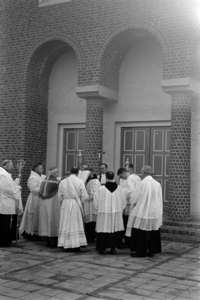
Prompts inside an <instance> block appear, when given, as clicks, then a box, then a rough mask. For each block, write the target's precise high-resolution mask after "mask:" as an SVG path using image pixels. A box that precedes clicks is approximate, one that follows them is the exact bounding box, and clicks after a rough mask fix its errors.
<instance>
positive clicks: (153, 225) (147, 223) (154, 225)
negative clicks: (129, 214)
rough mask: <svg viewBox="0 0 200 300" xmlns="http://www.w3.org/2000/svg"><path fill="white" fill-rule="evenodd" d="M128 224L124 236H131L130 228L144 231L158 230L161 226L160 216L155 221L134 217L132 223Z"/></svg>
mask: <svg viewBox="0 0 200 300" xmlns="http://www.w3.org/2000/svg"><path fill="white" fill-rule="evenodd" d="M131 223H132V224H130V222H128V225H127V230H126V235H127V236H131V230H132V227H133V228H136V229H141V230H145V231H152V230H158V229H159V228H160V227H161V225H162V216H160V217H159V218H157V219H143V218H139V217H136V216H135V217H134V219H133V221H132V222H131Z"/></svg>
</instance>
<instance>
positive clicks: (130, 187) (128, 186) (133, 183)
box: [120, 174, 141, 216]
mask: <svg viewBox="0 0 200 300" xmlns="http://www.w3.org/2000/svg"><path fill="white" fill-rule="evenodd" d="M140 182H141V179H140V177H139V176H137V175H136V174H131V175H129V176H128V177H127V179H126V180H124V181H122V182H120V186H121V187H122V188H123V190H124V192H125V195H126V207H125V209H124V212H123V214H124V215H126V216H128V215H129V213H130V207H131V203H130V198H131V195H132V194H134V192H135V190H136V189H137V187H138V185H139V183H140Z"/></svg>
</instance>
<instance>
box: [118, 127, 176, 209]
mask: <svg viewBox="0 0 200 300" xmlns="http://www.w3.org/2000/svg"><path fill="white" fill-rule="evenodd" d="M121 134H122V135H121V166H123V167H125V162H126V160H127V158H128V159H129V162H131V163H133V164H134V173H135V174H137V175H139V176H141V168H142V167H143V165H150V166H151V167H152V169H153V172H154V176H153V177H154V179H156V180H157V181H159V182H160V183H161V186H162V191H163V201H164V208H165V210H167V204H166V203H167V202H168V178H169V156H170V127H164V126H163V127H127V128H126V127H125V128H122V132H121Z"/></svg>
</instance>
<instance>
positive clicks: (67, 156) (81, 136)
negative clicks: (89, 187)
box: [62, 128, 85, 176]
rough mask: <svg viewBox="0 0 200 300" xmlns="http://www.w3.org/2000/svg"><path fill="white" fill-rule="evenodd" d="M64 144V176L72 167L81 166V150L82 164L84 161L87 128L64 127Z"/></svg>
mask: <svg viewBox="0 0 200 300" xmlns="http://www.w3.org/2000/svg"><path fill="white" fill-rule="evenodd" d="M63 145H64V146H63V147H64V148H63V170H62V176H64V175H69V173H70V170H71V168H73V167H79V150H81V154H82V164H83V163H84V149H85V130H84V129H75V128H74V129H73V128H72V129H64V143H63Z"/></svg>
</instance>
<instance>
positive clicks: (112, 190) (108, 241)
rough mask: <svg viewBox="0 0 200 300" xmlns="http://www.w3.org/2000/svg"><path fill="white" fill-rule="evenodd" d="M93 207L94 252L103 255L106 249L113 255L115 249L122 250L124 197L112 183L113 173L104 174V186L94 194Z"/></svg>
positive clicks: (120, 190)
mask: <svg viewBox="0 0 200 300" xmlns="http://www.w3.org/2000/svg"><path fill="white" fill-rule="evenodd" d="M94 206H95V208H96V209H97V224H96V232H97V241H96V250H97V251H98V252H99V254H105V253H106V248H110V249H111V250H110V254H114V253H116V250H115V248H119V249H120V248H123V242H122V239H123V230H124V225H123V219H122V212H123V209H124V208H125V206H126V197H125V193H124V191H123V189H122V188H121V187H120V186H119V185H117V183H116V182H115V181H114V173H113V172H111V171H108V172H106V184H105V185H104V186H101V187H100V188H99V189H98V190H97V192H96V193H95V194H94Z"/></svg>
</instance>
